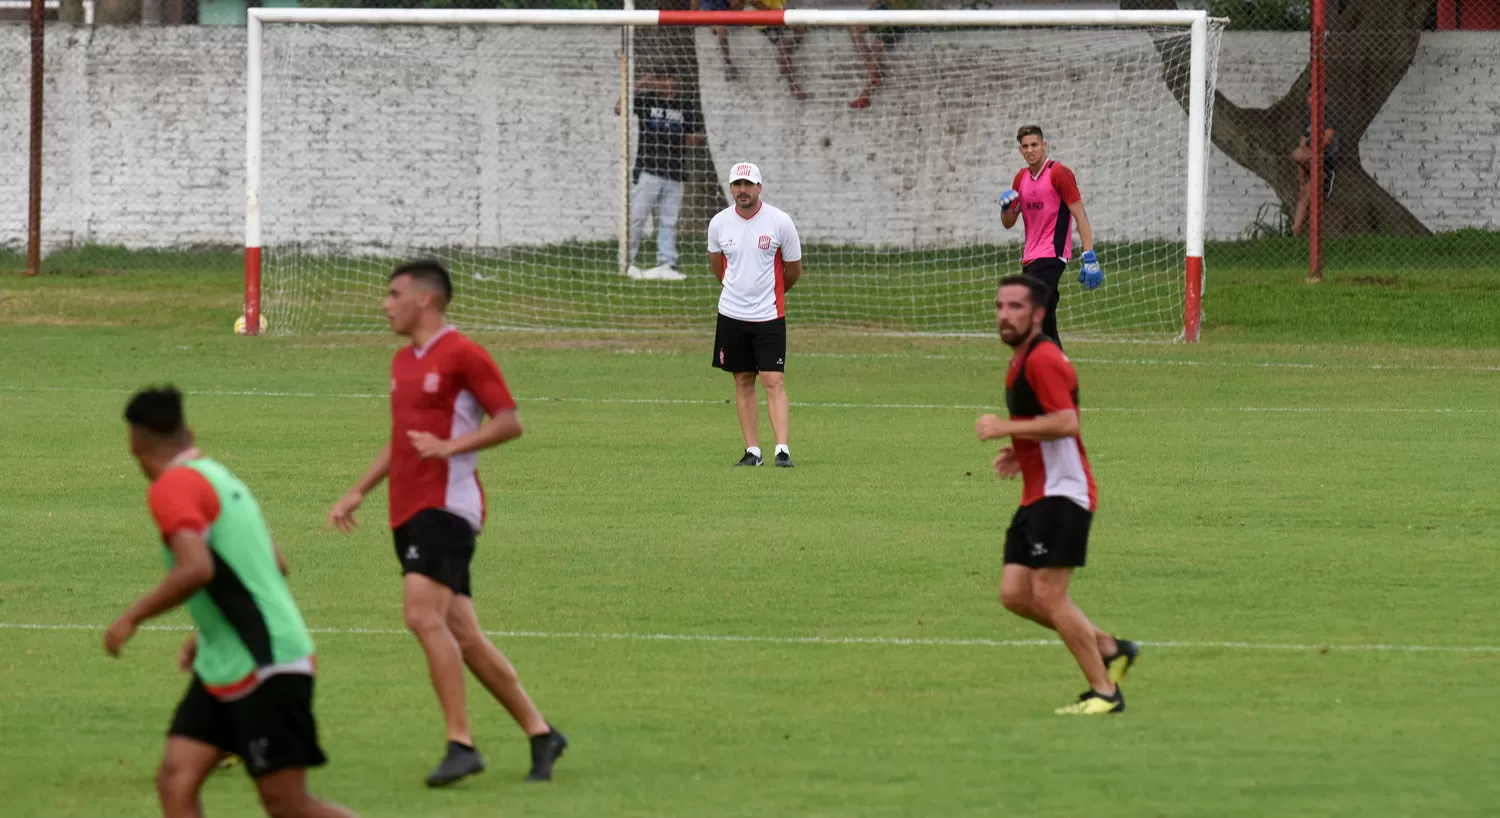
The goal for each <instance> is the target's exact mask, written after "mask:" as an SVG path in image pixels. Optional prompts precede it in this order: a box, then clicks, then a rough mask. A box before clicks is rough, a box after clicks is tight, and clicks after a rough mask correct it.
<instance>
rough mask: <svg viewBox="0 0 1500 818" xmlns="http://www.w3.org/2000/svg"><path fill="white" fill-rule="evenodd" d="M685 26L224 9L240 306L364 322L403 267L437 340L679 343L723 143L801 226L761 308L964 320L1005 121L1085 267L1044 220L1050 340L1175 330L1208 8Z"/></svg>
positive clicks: (978, 289)
mask: <svg viewBox="0 0 1500 818" xmlns="http://www.w3.org/2000/svg"><path fill="white" fill-rule="evenodd" d="M714 14H715V13H693V12H678V13H672V12H655V11H649V12H604V11H600V12H535V11H533V12H514V11H512V12H506V11H494V12H488V11H484V12H464V11H425V12H421V11H365V10H331V9H255V10H252V18H253V19H252V23H251V26H250V37H251V48H250V71H251V79H250V82H249V83H248V85H249V92H250V115H249V117H248V124H249V128H250V134H249V139H248V148H249V153H250V156H249V167H248V171H249V188H250V189H249V213H248V214H247V248H248V250H249V252H247V287H246V302H247V304H246V307H247V314H251V313H255V312H258V313H261V314H263V315H265V317H266V318H267V319H268V324H269V328H270V330H269V331H270V332H273V333H299V332H371V331H382V330H384V328H385V322H384V317H383V315H382V313H381V307H380V302H381V298H382V295H383V292H384V289H385V283H386V278H387V276H388V275H389V273H390V270H391V269H392V267H393V266H395V265H396V264H398V263H400V262H401V261H404V260H409V259H412V258H415V257H433V258H438V259H440V260H441V261H443V262H444V263H445V264H446V265H448V267H449V269H450V270H451V271H452V272H453V275H454V285H455V290H456V299H455V302H454V304H453V306H452V307H451V309H450V314H451V315H452V318H453V321H454V322H455V323H456V324H458V325H460V326H463V327H465V328H467V329H502V328H527V329H548V330H550V329H559V330H587V329H610V330H683V329H688V330H695V329H707V328H710V327H711V326H712V322H713V320H714V315H715V307H716V303H717V298H718V290H719V283H718V281H717V280H716V279H715V277H714V276H713V275H712V274H711V272H710V271H709V269H708V264H707V258H706V253H707V251H706V246H705V235H706V230H707V225H708V221H709V219H710V218H711V217H712V216H713V215H714V213H716V212H718V211H719V210H721V209H722V208H724V207H726V206H729V204H730V200H729V198H728V181H727V180H728V176H729V171H730V168H731V166H732V165H733V164H735V163H737V162H744V161H749V162H754V163H756V164H758V165H759V166H760V168H761V170H762V172H763V174H764V188H763V191H762V198H763V199H764V201H766V202H768V203H771V204H774V205H776V206H777V207H780V208H781V209H782V210H785V211H786V212H787V213H788V214H789V215H790V216H791V217H792V219H793V221H794V222H795V223H796V225H797V228H798V230H799V232H800V235H801V240H802V247H803V266H804V278H803V280H802V282H801V283H800V284H799V285H798V286H797V288H796V289H795V291H794V292H793V293H792V294H790V295H789V296H788V298H787V303H788V306H787V311H788V314H789V315H790V316H792V317H793V320H795V321H796V322H798V323H799V324H802V325H824V326H830V327H840V328H849V329H857V330H871V331H885V332H911V333H970V332H992V331H993V311H992V307H991V303H992V302H991V299H992V295H993V292H994V286H995V283H996V281H997V280H998V279H999V278H1000V277H1001V276H1003V275H1006V274H1009V273H1013V272H1019V271H1020V269H1021V264H1022V261H1023V252H1024V243H1025V242H1024V231H1023V229H1022V225H1021V224H1017V225H1016V226H1015V227H1014V228H1013V229H1010V230H1006V229H1005V228H1004V227H1003V226H1002V224H1001V213H1000V208H999V206H998V203H997V199H998V197H999V195H1000V194H1001V193H1002V192H1003V191H1005V190H1006V189H1008V188H1010V187H1011V186H1012V181H1013V179H1014V178H1015V177H1016V176H1017V173H1018V171H1020V170H1022V169H1023V168H1024V167H1025V163H1024V162H1023V160H1022V158H1021V156H1020V154H1019V152H1018V149H1017V136H1016V132H1017V130H1018V128H1020V127H1021V126H1023V125H1033V124H1034V125H1038V126H1040V127H1041V128H1042V130H1043V132H1044V135H1045V139H1046V141H1047V143H1048V146H1049V150H1050V156H1051V158H1052V159H1054V160H1056V161H1058V162H1061V163H1063V164H1064V165H1066V166H1068V167H1069V168H1071V169H1072V170H1073V171H1074V173H1075V175H1076V178H1077V181H1078V188H1079V191H1080V193H1081V194H1082V197H1083V203H1084V206H1085V207H1086V209H1087V214H1088V218H1089V221H1090V223H1091V225H1092V231H1093V239H1094V242H1095V247H1096V250H1097V252H1098V256H1099V260H1100V263H1101V265H1102V267H1103V271H1104V274H1105V279H1104V283H1103V285H1102V286H1101V287H1099V288H1098V289H1096V290H1093V291H1087V290H1085V289H1084V288H1083V287H1081V286H1080V285H1079V284H1078V283H1077V281H1076V279H1077V275H1078V269H1079V262H1078V260H1077V259H1078V256H1079V255H1081V253H1082V247H1081V244H1080V240H1081V237H1080V236H1079V234H1078V232H1077V230H1076V229H1075V230H1074V231H1073V233H1072V235H1071V237H1070V239H1069V240H1070V242H1071V243H1072V255H1073V258H1074V261H1073V263H1072V264H1071V265H1070V266H1069V268H1068V271H1067V272H1066V273H1065V274H1064V278H1063V281H1062V284H1061V287H1062V288H1063V297H1062V304H1061V308H1060V310H1059V321H1060V323H1061V325H1062V326H1063V327H1065V328H1066V332H1067V333H1068V334H1069V335H1070V336H1072V337H1078V336H1084V335H1098V336H1133V337H1171V336H1174V335H1183V334H1184V333H1186V334H1187V335H1188V336H1189V337H1192V336H1193V335H1194V334H1195V326H1194V325H1195V323H1196V321H1195V316H1196V312H1197V304H1196V284H1195V283H1194V280H1193V277H1194V276H1195V275H1197V274H1198V270H1201V267H1200V266H1198V265H1200V264H1201V261H1199V259H1201V254H1202V249H1201V248H1202V221H1203V205H1204V203H1203V184H1202V183H1203V181H1204V179H1203V174H1204V167H1205V163H1204V161H1203V152H1204V150H1205V149H1206V148H1205V146H1206V145H1207V134H1208V128H1209V122H1210V117H1209V116H1208V104H1207V101H1209V100H1212V90H1213V77H1214V66H1215V63H1216V55H1217V52H1218V43H1219V34H1220V32H1221V25H1220V24H1219V23H1218V22H1216V21H1212V20H1209V19H1207V18H1206V17H1205V16H1204V15H1203V14H1202V13H1200V12H1161V13H1134V14H1133V13H1126V12H1090V13H1073V14H1068V13H1037V12H1032V13H1027V12H832V11H805V12H797V11H787V12H784V13H783V12H756V13H749V14H745V13H736V12H721V13H717V15H718V16H713V15H714ZM625 22H629V23H632V25H631V26H629V27H626V26H624V25H622V24H623V23H625ZM720 22H722V23H725V24H726V25H724V26H722V27H716V26H714V25H710V24H712V23H720ZM752 23H756V25H752ZM622 102H623V104H621V103H622ZM1053 229H1054V230H1055V226H1054V228H1053ZM1195 267H1197V268H1198V269H1193V268H1195ZM1185 319H1186V320H1185ZM250 326H251V327H252V329H253V328H254V327H255V326H256V322H255V321H253V320H252V321H251V322H250Z"/></svg>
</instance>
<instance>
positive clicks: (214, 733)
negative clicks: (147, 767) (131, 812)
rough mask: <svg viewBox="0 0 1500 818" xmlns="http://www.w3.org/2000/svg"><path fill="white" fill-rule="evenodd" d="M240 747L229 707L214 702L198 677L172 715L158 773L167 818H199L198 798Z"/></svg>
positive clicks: (158, 788)
mask: <svg viewBox="0 0 1500 818" xmlns="http://www.w3.org/2000/svg"><path fill="white" fill-rule="evenodd" d="M236 746H237V744H236V741H235V726H234V720H233V714H232V713H231V712H230V709H229V705H227V704H226V703H224V702H221V701H219V700H218V699H215V698H214V697H213V695H212V694H210V693H209V692H208V690H207V689H205V688H204V687H203V682H202V681H201V680H199V678H198V677H197V675H194V676H193V679H192V681H191V682H189V683H188V688H187V691H186V692H185V693H184V694H183V696H182V700H181V701H180V702H178V704H177V709H176V710H175V711H174V712H173V713H172V724H171V726H169V727H168V728H167V745H166V748H165V749H164V750H163V751H162V759H161V766H160V767H158V768H157V770H156V794H157V797H158V798H159V799H160V800H161V811H162V815H163V816H165V818H198V816H201V815H202V814H203V807H202V805H201V804H200V803H199V800H198V794H199V792H200V791H201V790H202V788H203V782H204V780H205V779H207V778H208V776H209V775H211V774H212V773H213V771H214V769H215V768H216V767H218V765H219V762H220V761H221V760H222V759H223V758H224V757H225V756H227V755H228V754H229V753H231V752H233V750H234V748H235V747H236Z"/></svg>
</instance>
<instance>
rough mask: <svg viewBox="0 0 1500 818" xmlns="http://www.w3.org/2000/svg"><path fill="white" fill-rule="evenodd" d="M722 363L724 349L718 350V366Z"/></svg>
mask: <svg viewBox="0 0 1500 818" xmlns="http://www.w3.org/2000/svg"><path fill="white" fill-rule="evenodd" d="M723 365H724V350H722V349H721V350H719V366H723Z"/></svg>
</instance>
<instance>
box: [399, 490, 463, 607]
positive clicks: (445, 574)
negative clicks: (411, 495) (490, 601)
mask: <svg viewBox="0 0 1500 818" xmlns="http://www.w3.org/2000/svg"><path fill="white" fill-rule="evenodd" d="M391 533H392V534H393V535H395V540H396V559H398V560H401V575H402V576H405V575H407V574H421V575H422V576H424V577H427V578H428V579H431V580H434V581H436V582H441V583H442V584H444V585H446V586H448V587H449V588H450V589H452V591H453V593H455V594H458V595H459V596H470V597H471V596H473V595H474V594H473V592H472V590H471V589H470V587H469V563H471V562H473V561H474V529H473V528H472V527H470V526H469V522H468V521H467V520H465V519H464V518H462V517H460V516H458V515H457V514H453V513H452V512H448V511H443V510H442V509H438V508H424V509H422V510H421V511H419V512H417V513H416V515H415V516H413V517H412V518H411V519H410V520H407V521H406V522H404V523H402V524H401V525H399V526H396V530H395V531H393V532H391Z"/></svg>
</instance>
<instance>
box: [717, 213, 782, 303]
mask: <svg viewBox="0 0 1500 818" xmlns="http://www.w3.org/2000/svg"><path fill="white" fill-rule="evenodd" d="M708 252H710V253H723V254H724V262H725V268H726V269H725V271H724V289H723V290H722V291H720V293H719V313H720V314H722V315H726V316H728V317H730V318H737V319H739V320H741V321H774V320H776V319H777V318H784V317H786V278H785V268H786V264H787V263H788V262H793V261H801V260H802V240H801V239H800V238H798V237H797V226H796V225H794V224H792V217H790V216H788V215H787V214H786V213H783V212H782V211H781V210H780V209H779V208H776V207H772V206H771V205H768V204H766V203H765V202H761V203H760V209H759V210H756V211H755V215H754V216H751V217H750V218H748V219H747V218H745V217H743V216H741V215H740V214H739V211H737V210H736V209H735V208H734V207H729V208H726V209H724V210H721V211H719V214H718V215H717V216H714V218H713V221H711V222H709V223H708Z"/></svg>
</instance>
